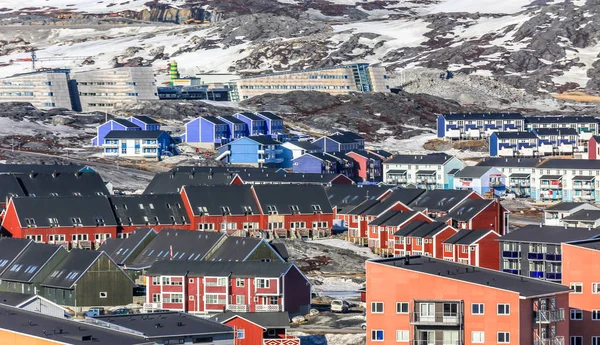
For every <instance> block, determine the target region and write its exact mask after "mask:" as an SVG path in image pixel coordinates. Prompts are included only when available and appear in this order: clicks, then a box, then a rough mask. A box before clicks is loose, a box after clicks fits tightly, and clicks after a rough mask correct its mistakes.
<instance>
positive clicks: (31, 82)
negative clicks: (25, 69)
mask: <svg viewBox="0 0 600 345" xmlns="http://www.w3.org/2000/svg"><path fill="white" fill-rule="evenodd" d="M0 102H29V103H31V104H32V105H33V106H34V107H36V108H38V109H51V108H66V109H69V110H71V109H73V106H72V104H71V97H70V95H69V71H68V70H62V69H61V70H49V71H42V72H31V73H23V74H16V75H13V76H10V77H7V78H3V79H0Z"/></svg>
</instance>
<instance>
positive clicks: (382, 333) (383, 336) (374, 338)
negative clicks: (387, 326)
mask: <svg viewBox="0 0 600 345" xmlns="http://www.w3.org/2000/svg"><path fill="white" fill-rule="evenodd" d="M378 332H381V339H376V338H377V337H376V336H375V337H374V335H376V334H377V333H378ZM384 339H385V332H384V331H383V329H373V330H371V341H373V342H382V341H384Z"/></svg>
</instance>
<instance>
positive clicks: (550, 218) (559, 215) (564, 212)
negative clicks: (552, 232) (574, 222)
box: [544, 202, 600, 226]
mask: <svg viewBox="0 0 600 345" xmlns="http://www.w3.org/2000/svg"><path fill="white" fill-rule="evenodd" d="M580 211H600V208H599V207H597V206H595V205H592V204H588V203H585V202H561V203H558V204H556V205H552V206H550V207H548V208H546V209H544V225H552V226H564V225H567V224H566V223H565V222H564V221H563V219H564V218H567V219H568V217H570V216H572V215H574V214H576V213H577V212H580Z"/></svg>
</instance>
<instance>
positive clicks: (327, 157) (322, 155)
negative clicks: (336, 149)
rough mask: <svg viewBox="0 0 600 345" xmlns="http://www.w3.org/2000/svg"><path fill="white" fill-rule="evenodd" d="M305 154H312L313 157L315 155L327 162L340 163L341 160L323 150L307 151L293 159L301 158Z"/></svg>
mask: <svg viewBox="0 0 600 345" xmlns="http://www.w3.org/2000/svg"><path fill="white" fill-rule="evenodd" d="M304 156H312V157H315V158H316V159H319V160H322V161H325V162H330V163H338V162H339V160H338V159H337V158H335V157H334V156H331V155H328V154H325V153H323V152H312V153H305V154H303V155H302V156H300V157H298V158H295V159H293V160H296V159H300V158H301V157H304Z"/></svg>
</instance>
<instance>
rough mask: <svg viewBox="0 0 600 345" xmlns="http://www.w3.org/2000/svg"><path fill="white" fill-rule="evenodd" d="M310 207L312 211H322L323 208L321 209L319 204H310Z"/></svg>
mask: <svg viewBox="0 0 600 345" xmlns="http://www.w3.org/2000/svg"><path fill="white" fill-rule="evenodd" d="M312 209H313V212H314V213H323V210H322V209H321V205H312Z"/></svg>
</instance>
